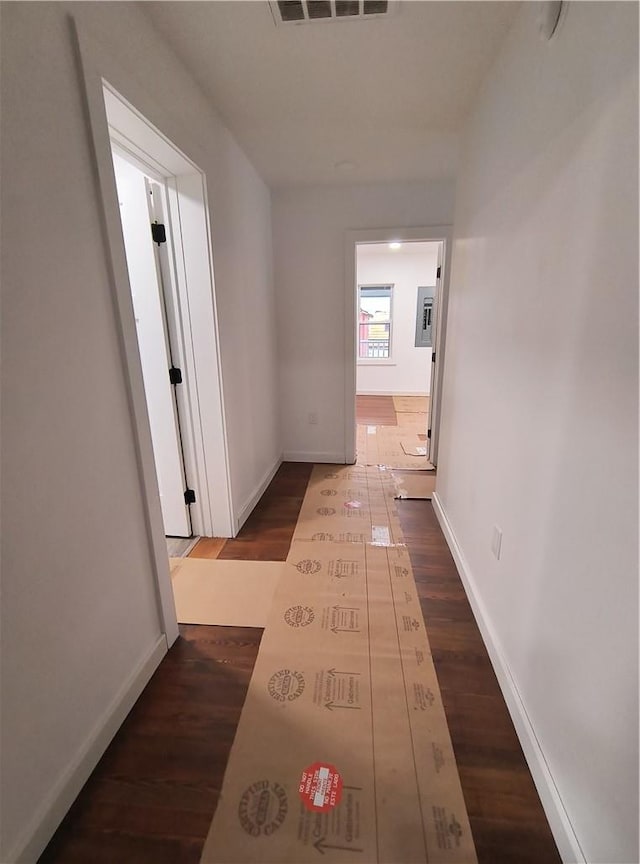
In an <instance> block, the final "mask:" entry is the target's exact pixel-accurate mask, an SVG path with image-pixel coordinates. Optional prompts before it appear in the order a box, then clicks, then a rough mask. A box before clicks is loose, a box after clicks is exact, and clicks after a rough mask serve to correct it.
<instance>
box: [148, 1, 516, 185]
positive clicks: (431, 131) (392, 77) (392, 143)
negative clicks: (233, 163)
mask: <svg viewBox="0 0 640 864" xmlns="http://www.w3.org/2000/svg"><path fill="white" fill-rule="evenodd" d="M140 6H141V8H142V9H143V11H144V12H145V13H146V14H147V15H148V16H149V18H150V19H151V20H152V22H153V23H154V25H155V26H156V27H157V28H158V30H159V31H160V32H161V33H162V34H163V35H164V37H165V39H166V40H167V41H168V42H169V44H170V45H171V46H172V47H173V49H174V51H175V52H176V54H177V55H178V56H179V57H180V58H181V59H182V61H183V63H184V64H185V66H186V67H187V68H188V69H189V70H190V72H191V74H192V75H193V76H194V77H195V79H196V80H197V81H198V82H199V84H200V85H201V87H202V89H203V90H204V92H205V93H206V94H207V95H208V96H209V98H210V99H211V101H212V103H213V105H214V106H215V107H216V108H217V110H218V111H219V112H220V114H221V115H222V117H223V119H224V121H225V123H226V124H227V125H228V127H229V128H230V129H231V131H232V132H233V133H234V135H235V136H236V138H237V140H238V142H239V143H240V145H241V146H242V148H243V149H244V151H245V152H246V153H247V155H248V156H249V158H250V159H251V161H252V162H253V164H254V165H255V167H256V168H257V169H258V171H259V172H260V174H261V175H262V177H263V178H264V179H265V180H266V182H267V183H269V185H271V186H272V187H279V186H292V185H298V184H305V185H310V184H325V183H329V184H335V183H362V182H385V181H403V180H407V181H408V180H427V179H432V178H434V177H451V176H453V174H454V173H455V169H456V162H457V155H458V139H459V132H460V130H461V128H462V125H463V123H464V120H465V117H466V116H467V114H468V112H469V109H470V106H471V104H472V102H473V98H474V96H475V94H476V92H477V90H478V88H479V86H480V83H481V81H482V79H483V77H484V75H485V74H486V72H487V71H488V69H489V67H490V65H491V62H492V60H493V58H494V57H495V54H496V51H497V49H498V47H499V45H500V43H501V41H502V39H503V38H504V36H505V34H506V32H507V30H508V28H509V26H510V24H511V22H512V20H513V17H514V14H515V12H516V10H517V6H518V4H517V3H515V2H501V3H498V2H483V0H474V2H428V0H402V2H400V3H399V4H398V7H397V10H395V11H394V14H393V15H390V16H389V17H388V18H377V19H374V20H368V21H367V20H364V21H362V20H360V21H348V20H346V21H344V20H343V21H329V22H327V21H323V22H316V23H305V24H300V25H285V26H283V25H280V26H279V27H276V25H275V23H274V19H273V15H272V13H271V9H270V7H269V4H268V2H267V0H257V2H255V0H250V2H242V0H217V2H144V3H141V4H140ZM341 162H350V163H353V164H352V167H349V166H346V167H345V166H339V163H341ZM337 164H338V167H336V165H337Z"/></svg>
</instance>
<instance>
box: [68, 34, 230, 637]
mask: <svg viewBox="0 0 640 864" xmlns="http://www.w3.org/2000/svg"><path fill="white" fill-rule="evenodd" d="M74 28H75V34H76V39H77V48H78V55H79V60H80V70H81V79H82V83H83V85H84V94H85V99H86V108H87V120H88V125H89V132H90V141H91V145H92V149H93V155H94V160H95V162H94V167H95V172H96V174H95V181H96V195H97V198H98V200H99V203H100V208H99V209H100V215H101V219H102V227H103V232H104V238H105V258H106V264H107V268H108V272H109V275H110V279H111V283H112V285H113V297H114V305H115V311H116V321H117V323H118V325H119V331H120V339H121V348H122V360H123V367H124V375H125V380H126V383H127V388H128V395H129V404H130V410H131V418H132V426H133V434H134V441H135V445H136V450H137V458H138V469H139V474H140V487H141V495H142V499H143V506H144V510H145V516H146V524H147V535H148V539H149V546H150V552H151V559H152V562H153V565H154V571H155V573H154V576H155V586H156V595H157V602H158V609H159V615H160V621H161V625H162V629H163V631H164V633H165V635H166V639H167V643H168V645H171V644H172V643H173V642H174V641H175V639H176V638H177V637H178V624H177V619H176V611H175V603H174V599H173V591H172V588H171V577H170V574H169V559H168V555H167V546H166V540H165V535H164V526H163V522H162V513H161V509H160V496H159V492H158V483H157V478H156V471H155V463H154V457H153V447H152V442H151V432H150V428H149V419H148V415H147V404H146V397H145V392H144V383H143V378H142V367H141V363H140V356H139V351H138V342H137V333H136V326H135V318H134V313H133V304H132V299H131V291H130V287H129V275H128V270H127V262H126V257H125V251H124V243H123V238H122V227H121V224H120V213H119V207H118V197H117V192H116V186H115V179H114V172H113V163H112V158H111V141H110V127H109V123H108V121H107V112H106V107H105V95H104V87H105V85H106V83H107V82H106V81H105V80H104V77H103V74H102V73H103V70H105V69H108V68H109V63H108V57H105V54H104V48H103V46H102V45H100V43H98V42H97V41H95V40H94V39H93V38H92V37H91V36H90V35H89V34H88V33H87V32H86V31H85V30H84V29H83V28H81V27H79V26H78V24H77V22H75V21H74ZM107 86H108V87H109V89H110V90H111V92H112V93H114V95H116V96H117V97H118V99H119V100H120V103H121V105H122V107H123V109H128V110H129V111H130V112H134V114H135V116H136V117H137V119H138V123H139V124H140V129H141V130H143V131H144V132H146V135H147V136H148V137H147V139H146V140H147V142H148V140H149V137H150V138H153V140H156V141H157V142H160V144H162V146H163V148H164V151H163V152H162V153H161V154H160V155H158V154H157V153H154V158H151V157H148V158H147V157H144V161H145V162H147V163H149V162H151V164H153V165H155V167H156V169H157V171H158V173H159V174H160V175H161V176H163V177H165V178H166V177H174V178H176V179H177V180H178V181H179V180H181V179H183V178H187V182H189V181H188V178H189V177H190V178H191V185H192V186H194V185H195V180H194V179H193V178H197V182H198V183H199V186H200V190H201V192H200V195H201V197H202V200H203V202H204V205H205V211H204V213H205V220H206V221H205V223H204V228H203V231H202V234H203V235H204V254H205V256H206V266H205V267H204V268H201V272H200V273H199V275H198V279H199V283H198V291H199V299H200V301H206V300H207V295H208V302H209V310H210V311H209V314H208V315H205V316H204V318H203V320H202V321H201V322H200V324H201V327H200V330H199V335H200V337H202V336H203V334H204V332H205V331H206V330H207V327H208V331H207V336H208V341H209V343H210V344H209V346H208V350H207V352H206V353H207V357H206V358H205V359H206V361H207V362H208V363H209V364H210V365H209V367H208V370H207V373H208V382H209V384H210V386H208V387H206V386H205V385H204V382H203V381H198V380H197V374H196V376H195V378H194V381H196V382H197V385H196V386H197V387H198V391H197V397H198V401H199V408H200V410H199V417H198V420H199V422H200V424H201V434H202V437H203V439H204V440H205V447H207V446H208V448H209V449H208V451H206V452H205V454H204V462H203V464H204V465H206V470H205V472H204V473H205V481H204V484H205V486H206V488H207V490H209V486H210V485H211V484H212V483H213V482H214V481H215V483H216V485H215V496H210V497H214V498H215V501H216V502H217V506H218V510H217V511H216V513H215V516H216V518H217V519H218V522H219V524H216V523H215V521H214V512H213V511H214V508H213V506H212V507H211V508H210V512H211V521H212V523H213V524H212V528H215V529H216V533H218V536H227V537H231V536H233V535H234V533H235V532H234V524H233V517H232V514H233V501H232V497H231V485H230V482H229V468H228V458H227V445H226V424H225V417H224V399H223V391H222V377H221V368H220V357H219V342H218V332H217V315H216V307H215V291H214V283H213V262H212V254H211V241H210V225H209V223H208V217H207V211H206V203H207V202H206V181H205V178H204V175H203V174H202V172H201V171H200V170H199V169H198V167H197V166H196V165H195V164H194V163H193V162H192V161H191V160H190V159H188V157H186V156H185V155H184V154H183V153H182V152H181V151H180V150H178V148H176V147H175V146H174V145H172V144H171V142H170V141H169V140H168V139H167V138H166V136H164V135H163V134H162V132H160V131H159V130H158V129H157V127H155V126H153V125H152V124H151V123H149V122H148V121H147V120H146V119H145V118H143V117H142V115H140V113H139V112H137V111H135V109H134V108H133V106H132V105H131V104H130V103H129V102H128V101H127V100H126V98H125V97H123V96H121V95H120V94H119V93H116V91H115V90H114V88H113V87H111V86H110V85H107ZM111 119H112V120H113V118H111ZM131 144H132V146H133V147H134V149H135V145H134V144H133V142H131ZM149 149H151V148H149V147H148V144H145V147H142V148H140V150H142V151H143V152H144V153H148V150H149ZM185 166H186V169H185ZM179 185H180V184H179V182H178V183H177V186H179ZM170 198H171V196H169V199H170ZM173 218H174V217H173V214H172V219H173ZM176 218H178V219H179V218H180V214H179V215H178V216H177V217H176ZM200 241H201V245H200V248H201V249H202V237H200ZM176 245H177V244H176ZM185 269H186V268H185ZM185 280H186V283H187V284H188V283H189V278H188V276H187V277H185ZM178 281H180V280H178ZM193 311H194V310H192V312H193ZM192 322H193V316H192ZM200 347H201V346H200V344H198V345H196V340H195V339H194V342H193V357H192V361H193V366H194V367H195V366H196V364H197V362H198V359H197V355H198V350H199V348H200ZM186 354H187V356H188V355H189V351H188V350H187V351H186ZM196 371H197V370H196ZM212 451H214V452H212ZM220 464H221V465H222V467H220ZM203 533H204V532H203ZM210 533H211V534H213V530H212V531H211V532H210Z"/></svg>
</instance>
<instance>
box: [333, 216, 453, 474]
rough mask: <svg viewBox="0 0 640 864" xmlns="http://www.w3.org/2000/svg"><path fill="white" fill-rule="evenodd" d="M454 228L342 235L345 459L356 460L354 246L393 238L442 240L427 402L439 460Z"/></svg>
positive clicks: (433, 457) (434, 455) (432, 451)
mask: <svg viewBox="0 0 640 864" xmlns="http://www.w3.org/2000/svg"><path fill="white" fill-rule="evenodd" d="M452 236H453V230H452V226H451V225H429V226H421V227H409V228H368V229H361V230H353V231H347V232H346V234H345V256H344V257H345V269H344V274H345V276H344V278H345V292H344V294H345V316H344V319H345V331H344V346H345V347H344V369H345V381H344V416H345V428H344V452H345V462H346V463H347V464H353V463H354V462H355V461H356V374H357V338H356V323H357V320H358V315H357V298H358V279H357V276H358V272H357V261H356V247H357V246H358V245H361V244H366V243H392V242H394V241H398V242H400V243H402V242H411V241H424V242H442V243H443V252H444V254H443V271H442V273H441V274H440V276H441V283H440V284H441V292H440V293H441V302H440V303H439V308H438V309H437V314H436V338H437V340H438V341H437V345H438V350H437V352H436V358H435V371H434V375H435V383H436V388H435V390H436V392H435V397H434V396H433V394H431V395H432V397H433V403H431V404H430V410H431V412H432V416H431V447H430V459H431V461H432V462H433V464H434V465H436V464H437V459H438V439H439V431H440V413H441V412H440V406H441V404H442V376H443V373H444V354H445V341H446V326H447V305H448V298H449V273H450V270H451V247H452V242H451V241H452Z"/></svg>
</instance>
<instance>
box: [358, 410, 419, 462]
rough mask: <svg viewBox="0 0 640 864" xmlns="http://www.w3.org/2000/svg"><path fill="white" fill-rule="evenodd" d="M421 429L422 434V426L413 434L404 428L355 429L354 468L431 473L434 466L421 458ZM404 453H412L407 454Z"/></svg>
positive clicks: (376, 427) (360, 427) (361, 427)
mask: <svg viewBox="0 0 640 864" xmlns="http://www.w3.org/2000/svg"><path fill="white" fill-rule="evenodd" d="M398 416H400V415H398ZM404 416H406V417H409V416H410V415H408V414H406V415H404ZM369 429H371V430H373V431H369ZM421 429H422V430H423V429H424V426H422V427H416V429H415V430H412V429H411V428H408V427H405V426H373V427H366V426H358V428H357V439H356V448H357V453H358V465H363V466H366V465H378V466H384V467H386V468H404V469H407V470H411V471H433V470H434V466H433V465H432V464H431V462H429V460H428V459H427V457H426V455H425V454H426V442H424V441H420V439H419V438H418V432H419V431H420V430H421ZM412 432H413V434H412ZM407 450H411V451H412V452H410V453H409V452H407Z"/></svg>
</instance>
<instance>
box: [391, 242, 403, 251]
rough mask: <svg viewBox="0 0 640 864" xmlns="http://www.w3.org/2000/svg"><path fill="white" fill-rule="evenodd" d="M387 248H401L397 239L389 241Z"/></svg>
mask: <svg viewBox="0 0 640 864" xmlns="http://www.w3.org/2000/svg"><path fill="white" fill-rule="evenodd" d="M389 249H402V243H398V241H397V240H394V241H393V243H389Z"/></svg>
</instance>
